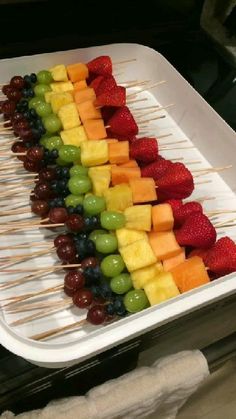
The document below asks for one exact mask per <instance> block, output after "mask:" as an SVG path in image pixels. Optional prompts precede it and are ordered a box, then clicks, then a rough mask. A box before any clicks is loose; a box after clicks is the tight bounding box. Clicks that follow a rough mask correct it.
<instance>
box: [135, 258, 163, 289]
mask: <svg viewBox="0 0 236 419" xmlns="http://www.w3.org/2000/svg"><path fill="white" fill-rule="evenodd" d="M160 272H163V266H162V263H161V262H156V263H154V264H153V265H150V266H147V267H146V268H142V269H138V270H137V271H134V272H132V273H131V279H132V282H133V287H134V288H135V289H140V288H143V287H144V285H145V284H146V283H147V282H148V281H150V280H151V279H152V278H155V277H156V276H157V275H159V273H160Z"/></svg>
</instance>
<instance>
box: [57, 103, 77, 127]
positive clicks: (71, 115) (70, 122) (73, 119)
mask: <svg viewBox="0 0 236 419" xmlns="http://www.w3.org/2000/svg"><path fill="white" fill-rule="evenodd" d="M58 116H59V118H60V120H61V123H62V126H63V129H64V130H66V129H70V128H75V127H78V126H79V125H81V122H80V118H79V114H78V111H77V108H76V104H75V103H68V104H67V105H64V106H62V107H61V108H60V109H59V111H58Z"/></svg>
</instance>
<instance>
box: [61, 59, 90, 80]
mask: <svg viewBox="0 0 236 419" xmlns="http://www.w3.org/2000/svg"><path fill="white" fill-rule="evenodd" d="M66 70H67V74H68V76H69V79H70V80H71V81H72V83H75V82H76V81H80V80H84V79H86V78H87V77H88V75H89V71H88V67H87V66H86V64H84V63H76V64H70V65H68V66H67V67H66Z"/></svg>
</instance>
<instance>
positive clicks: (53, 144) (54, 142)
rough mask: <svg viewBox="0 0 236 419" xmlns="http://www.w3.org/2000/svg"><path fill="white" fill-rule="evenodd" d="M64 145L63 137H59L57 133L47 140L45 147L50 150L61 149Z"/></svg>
mask: <svg viewBox="0 0 236 419" xmlns="http://www.w3.org/2000/svg"><path fill="white" fill-rule="evenodd" d="M62 145H63V141H62V139H61V137H59V135H58V136H56V135H55V136H53V137H50V138H47V139H46V142H45V147H46V148H47V149H48V150H49V151H52V150H59V149H60V148H61V146H62Z"/></svg>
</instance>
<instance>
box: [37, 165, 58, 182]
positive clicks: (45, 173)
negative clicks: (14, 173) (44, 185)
mask: <svg viewBox="0 0 236 419" xmlns="http://www.w3.org/2000/svg"><path fill="white" fill-rule="evenodd" d="M55 178H56V172H55V169H53V168H52V167H45V168H43V169H41V170H40V172H39V179H40V180H46V181H47V182H50V181H51V180H54V179H55Z"/></svg>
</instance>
